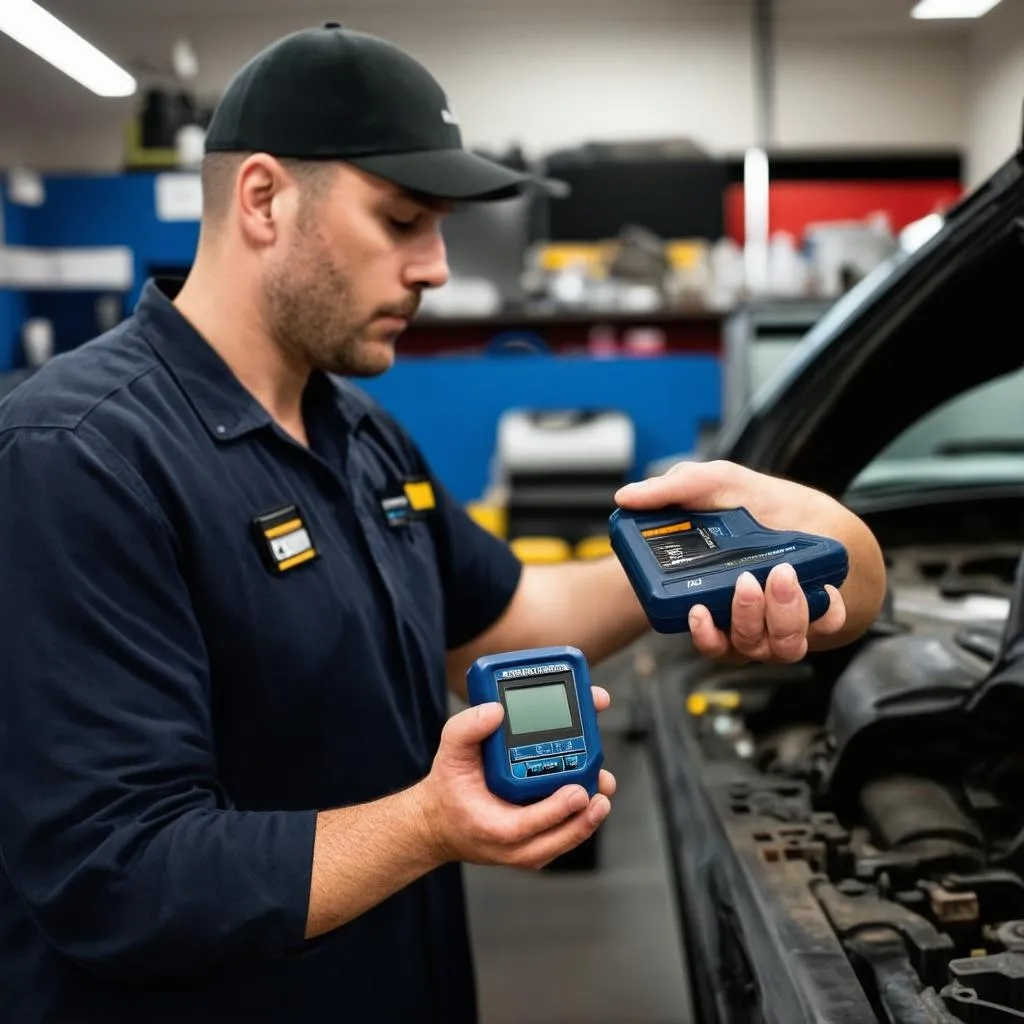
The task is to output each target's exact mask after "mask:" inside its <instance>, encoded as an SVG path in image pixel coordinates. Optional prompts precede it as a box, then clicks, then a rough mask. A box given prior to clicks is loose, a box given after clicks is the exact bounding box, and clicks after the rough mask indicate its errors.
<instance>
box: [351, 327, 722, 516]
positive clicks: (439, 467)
mask: <svg viewBox="0 0 1024 1024" xmlns="http://www.w3.org/2000/svg"><path fill="white" fill-rule="evenodd" d="M399 347H401V342H399ZM358 383H359V384H360V386H361V387H363V388H365V390H366V391H368V392H369V393H370V394H372V395H373V396H374V397H375V398H376V399H377V400H378V401H379V402H380V403H381V405H383V406H384V407H385V408H386V409H388V411H390V412H391V413H392V414H393V415H395V416H396V417H397V418H398V419H399V420H400V421H401V422H402V424H403V425H404V426H405V427H406V428H407V429H408V430H409V431H410V433H411V434H412V436H413V437H414V438H415V439H416V440H417V441H418V442H419V444H420V446H421V447H422V449H423V452H424V455H425V456H426V457H427V459H429V461H430V464H431V468H432V469H433V470H434V472H435V473H436V474H437V475H438V477H439V478H440V479H441V480H442V481H443V482H444V483H445V484H446V485H447V487H448V488H449V489H450V490H451V491H452V493H453V495H454V497H455V498H456V499H458V500H459V501H471V500H473V499H476V498H479V497H480V496H481V494H482V493H483V491H484V490H485V488H486V486H487V484H488V482H489V473H490V461H491V456H492V454H493V452H494V447H495V442H496V440H497V427H498V418H499V417H500V416H501V414H502V413H503V412H504V411H505V410H506V409H509V408H513V407H520V408H531V409H567V408H589V409H594V408H614V409H619V410H621V411H622V412H624V413H626V414H627V415H628V416H630V417H631V418H632V420H633V423H634V425H635V428H636V456H637V457H636V474H637V475H640V474H642V473H643V470H644V467H645V466H646V465H648V464H649V463H650V462H652V461H653V460H655V459H660V458H665V457H666V456H670V455H672V454H673V453H675V452H685V451H689V450H691V449H692V448H693V447H694V444H695V442H696V439H697V429H698V426H699V424H700V423H701V422H702V421H708V420H716V419H717V418H718V412H719V408H720V404H721V403H720V397H719V396H720V392H721V386H720V367H719V361H718V359H717V357H715V356H713V355H684V354H681V355H666V356H660V357H657V358H652V359H628V358H622V359H589V358H587V357H585V356H579V357H575V356H538V357H530V356H524V357H523V358H514V357H507V356H505V357H496V358H488V357H486V356H444V357H436V358H408V359H403V358H402V357H401V355H399V358H398V360H397V362H396V364H395V366H394V367H393V368H392V369H391V370H389V371H388V372H387V373H386V374H383V375H382V376H380V377H375V378H372V379H369V380H365V381H359V382H358Z"/></svg>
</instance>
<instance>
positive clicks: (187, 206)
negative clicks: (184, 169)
mask: <svg viewBox="0 0 1024 1024" xmlns="http://www.w3.org/2000/svg"><path fill="white" fill-rule="evenodd" d="M155 189H156V216H157V219H158V220H162V221H182V220H199V219H200V218H201V216H202V213H203V187H202V182H201V180H200V177H199V175H198V174H178V173H168V174H158V175H157V177H156V186H155Z"/></svg>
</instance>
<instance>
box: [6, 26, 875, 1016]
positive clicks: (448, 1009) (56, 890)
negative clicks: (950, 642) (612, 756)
mask: <svg viewBox="0 0 1024 1024" xmlns="http://www.w3.org/2000/svg"><path fill="white" fill-rule="evenodd" d="M202 173H203V195H204V210H203V219H202V225H201V234H200V241H199V246H198V250H197V254H196V259H195V262H194V266H193V268H192V270H191V272H190V274H189V276H188V278H187V281H186V282H185V283H184V285H183V286H182V287H181V288H180V291H176V290H175V288H174V287H172V286H170V285H168V284H165V283H158V282H155V281H150V282H148V283H147V284H146V286H145V290H144V292H143V295H142V297H141V299H140V301H139V303H138V306H137V308H136V310H135V312H134V314H133V315H132V316H131V317H130V318H129V319H128V320H126V321H125V322H124V323H123V324H121V325H120V326H119V327H118V328H116V329H115V330H114V331H112V332H110V333H108V334H106V335H104V336H103V337H101V338H99V339H96V340H94V341H92V342H91V343H89V344H87V345H84V346H82V347H80V348H78V349H76V350H75V351H73V352H70V353H68V354H66V355H63V356H60V357H58V358H56V359H54V360H52V361H51V362H50V363H49V364H48V365H47V366H45V367H44V368H43V369H41V370H40V371H38V372H37V373H36V374H35V375H34V376H33V377H31V378H30V379H29V380H28V381H27V382H26V383H25V384H23V385H22V386H21V387H20V389H18V390H17V391H15V392H14V393H13V394H12V395H11V396H9V397H8V398H7V400H6V401H5V402H4V404H3V405H2V406H0V493H3V494H4V495H6V496H7V500H6V501H5V503H4V505H5V507H4V512H3V515H2V516H0V561H2V564H3V566H4V586H3V589H2V597H0V614H2V616H3V621H4V635H5V655H4V668H3V685H2V687H0V694H2V697H0V771H2V774H3V779H4V785H3V787H2V790H0V794H2V795H0V852H2V868H0V1020H3V1021H4V1024H30V1022H31V1024H37V1022H43V1021H60V1022H62V1024H65V1022H87V1021H88V1022H99V1021H102V1022H104V1024H114V1022H132V1024H155V1022H174V1024H183V1022H188V1024H201V1022H211V1024H212V1022H217V1024H225V1022H230V1021H239V1022H241V1021H244V1022H255V1021H275V1022H287V1024H305V1022H309V1024H312V1022H320V1021H323V1020H351V1021H364V1020H373V1021H381V1022H387V1021H402V1022H404V1024H415V1022H428V1021H430V1022H434V1021H437V1022H444V1024H459V1022H465V1021H471V1020H473V1019H474V1017H475V994H474V984H473V973H472V963H471V957H470V949H469V941H468V936H467V928H466V920H465V906H464V896H463V890H462V882H461V868H460V863H461V862H463V861H468V862H474V863H479V864H503V865H516V866H519V867H524V868H530V869H536V868H538V867H540V866H542V865H544V864H546V863H548V862H549V861H550V860H552V859H553V858H555V857H556V856H558V855H560V854H562V853H565V852H566V851H568V850H570V849H572V848H573V847H575V846H577V845H578V844H579V843H581V842H582V841H584V840H585V839H586V838H587V837H588V836H590V835H591V834H592V833H593V832H594V830H595V829H596V828H597V827H598V825H599V824H600V822H601V821H602V819H603V818H604V817H605V816H606V815H607V814H608V812H609V810H610V806H611V804H610V799H609V798H610V797H611V796H612V794H613V792H614V788H615V782H614V778H613V777H612V776H611V775H610V774H608V773H605V774H604V776H603V778H602V782H601V787H600V788H601V792H599V793H598V794H597V795H595V796H594V797H593V798H592V799H590V800H589V802H588V798H587V795H586V793H585V791H584V790H583V789H582V788H580V787H564V788H563V790H561V791H559V792H558V793H556V794H555V795H553V796H551V797H550V798H548V799H547V800H545V801H543V802H542V803H539V804H537V805H534V806H532V807H525V808H520V807H513V806H511V805H505V804H503V803H502V802H501V801H499V800H498V799H496V798H495V797H493V796H492V795H491V794H490V793H489V792H488V791H487V789H486V786H485V784H484V781H483V775H482V769H481V763H480V754H479V744H480V742H481V740H482V739H483V738H484V737H485V736H487V735H488V734H490V733H491V732H492V731H493V730H494V729H495V728H497V727H498V725H499V723H500V714H501V708H500V706H498V705H486V706H484V707H483V708H482V709H469V710H467V711H464V712H461V713H459V714H456V715H453V716H451V717H450V718H449V717H448V714H447V706H446V699H447V691H448V688H450V689H452V690H454V691H455V693H457V694H460V695H462V694H463V693H464V688H465V671H466V669H467V667H468V665H469V664H470V663H471V661H472V659H474V658H475V657H477V656H479V655H480V654H482V653H485V652H494V651H501V650H508V649H514V648H519V647H532V646H538V645H544V644H566V643H567V644H575V645H577V646H579V647H580V648H582V649H583V650H584V652H585V653H586V654H587V655H588V657H589V658H590V659H591V661H592V662H594V663H596V662H599V661H600V660H601V659H602V658H603V657H605V656H606V655H608V654H609V653H611V652H613V651H615V650H618V649H620V648H622V647H623V646H624V645H626V644H627V643H629V642H631V641H632V640H634V639H635V638H637V637H639V636H640V635H641V634H642V633H643V632H644V630H645V629H646V628H647V625H646V621H645V619H644V617H643V613H642V611H641V609H640V607H639V605H638V604H637V602H636V600H635V598H634V597H633V594H632V590H631V588H630V587H629V584H628V582H627V581H626V578H625V575H624V574H623V573H622V571H621V569H620V567H619V565H618V563H617V561H615V560H614V559H612V558H609V559H607V560H604V561H601V562H598V563H579V564H575V565H572V564H570V565H565V566H549V567H528V568H524V567H522V566H521V565H520V563H519V562H518V561H517V560H516V559H515V558H514V557H513V556H512V554H511V553H510V551H509V549H508V547H507V546H506V545H504V544H503V543H502V542H500V541H499V540H497V539H496V538H494V537H492V536H490V535H489V534H487V533H485V532H484V531H483V530H482V529H480V528H479V527H478V526H477V525H476V524H474V523H473V522H472V521H471V520H470V519H469V518H468V517H467V515H466V514H465V513H464V512H463V511H462V509H461V508H460V507H459V506H458V505H457V504H456V503H455V502H454V501H453V500H452V499H451V498H450V497H449V496H448V495H447V493H446V492H445V490H444V488H443V486H442V484H441V483H440V481H438V480H436V479H435V478H434V476H433V475H432V474H431V471H430V467H429V466H428V465H427V464H426V463H425V461H424V458H423V456H422V455H421V454H420V452H419V450H418V449H417V447H416V445H415V444H414V442H413V441H412V440H411V439H410V437H409V436H408V435H407V434H406V433H405V432H404V431H403V429H402V428H401V426H400V425H399V424H397V423H396V422H395V421H394V420H393V419H391V418H390V417H389V416H388V415H387V414H385V413H384V412H383V411H382V410H381V409H380V408H379V407H378V406H376V405H375V404H374V403H373V402H372V401H371V400H370V399H369V398H368V397H366V396H365V395H364V394H363V393H362V392H361V391H359V390H358V389H357V388H356V387H355V386H353V385H352V384H351V383H350V382H349V381H348V380H347V379H342V378H349V377H357V378H358V377H361V376H371V375H374V374H379V373H381V372H383V371H385V370H387V369H388V367H389V366H390V365H391V363H392V360H393V358H394V348H395V342H396V339H397V338H398V336H399V335H400V333H401V331H402V329H403V327H404V326H405V325H406V324H407V322H408V321H409V319H410V318H411V317H412V316H413V315H414V313H415V312H416V309H417V306H418V303H419V300H420V297H421V295H422V293H423V292H424V290H425V289H427V288H436V287H438V286H440V285H442V284H444V282H445V280H446V278H447V266H446V262H445V252H444V247H443V242H442V238H441V234H440V230H439V228H440V224H441V222H442V218H443V216H444V214H445V213H446V212H447V211H448V210H449V209H450V204H451V203H452V202H453V201H456V200H469V199H471V200H490V199H494V198H497V197H500V196H505V195H509V194H512V193H514V192H515V191H517V190H519V189H521V188H524V187H533V185H534V184H536V183H531V182H530V181H529V180H528V179H526V178H525V177H524V176H522V175H519V174H517V173H514V172H512V171H509V170H507V169H505V168H502V167H499V166H497V165H494V164H491V163H489V162H486V161H484V160H482V159H481V158H478V157H476V156H474V155H472V154H470V153H468V152H466V151H464V150H463V149H462V144H461V137H460V132H459V128H458V126H457V124H456V118H455V116H454V115H453V113H452V112H451V107H450V106H449V105H448V102H447V99H446V97H445V94H444V92H443V91H442V89H441V87H440V86H439V85H438V83H437V82H436V81H435V80H434V79H433V78H432V77H431V75H430V74H429V73H428V72H427V71H426V70H425V69H424V68H423V67H422V66H420V65H419V64H418V63H417V62H416V61H415V60H414V59H413V58H412V57H410V56H408V55H407V54H405V53H404V52H403V51H401V50H399V49H397V48H395V47H394V46H392V45H391V44H389V43H387V42H384V41H382V40H378V39H375V38H373V37H369V36H364V35H359V34H356V33H353V32H349V31H347V30H345V29H342V28H340V27H338V26H335V25H328V26H325V27H321V28H316V29H312V30H309V31H305V32H302V33H298V34H295V35H292V36H289V37H287V38H285V39H284V40H281V41H278V42H277V43H276V44H274V45H273V46H271V47H270V48H268V49H267V50H265V51H264V52H263V53H262V54H260V55H259V56H257V57H256V58H254V60H253V61H252V62H250V63H249V64H248V65H246V67H245V68H243V69H242V70H241V71H240V72H239V74H238V75H237V76H236V77H235V79H234V80H233V82H232V83H231V84H230V86H229V88H228V89H227V91H226V93H225V94H224V96H223V98H222V101H221V103H220V105H219V106H218V108H217V110H216V112H215V116H214V118H213V121H212V123H211V125H210V129H209V135H208V154H207V156H206V159H205V163H204V166H203V172H202ZM453 399H455V400H457V396H448V395H437V396H436V399H435V400H436V401H439V402H444V401H451V400H453ZM619 500H620V501H621V503H622V504H624V505H627V506H629V507H635V508H640V507H656V506H659V505H662V504H666V503H669V502H673V501H676V502H682V503H684V504H686V505H689V506H694V507H697V506H699V507H707V508H713V507H724V506H731V505H738V504H743V505H746V506H747V507H748V508H749V509H750V510H751V511H752V512H753V513H754V514H755V515H757V516H758V517H759V518H760V519H762V521H763V522H765V523H766V524H767V525H769V526H772V525H777V526H779V527H799V528H800V529H806V530H813V531H815V532H819V533H826V534H828V535H830V536H833V537H836V538H838V539H840V540H842V541H843V543H845V544H846V545H847V547H848V549H849V551H850V555H851V564H852V570H851V573H850V576H849V579H848V581H847V582H846V583H845V584H844V587H843V591H842V594H841V595H840V594H839V593H838V592H836V591H833V592H832V598H833V601H832V607H831V609H830V611H829V612H828V613H827V615H826V616H825V617H824V618H823V619H821V620H820V621H818V622H816V623H814V624H813V625H809V624H808V619H807V607H806V602H805V600H804V599H803V595H802V593H801V591H800V589H799V587H798V586H797V584H796V581H795V578H794V576H793V573H792V570H791V569H789V568H787V567H780V568H779V569H777V570H776V571H775V572H774V574H773V576H772V578H771V579H770V580H769V582H768V584H767V587H766V592H762V590H761V588H760V587H759V586H758V584H757V583H756V582H754V581H753V579H752V578H750V579H745V580H744V581H743V582H742V584H741V585H740V586H739V587H738V588H737V593H736V614H735V622H734V625H733V628H732V631H731V634H730V635H729V636H725V635H722V634H720V633H718V632H717V631H716V630H715V628H714V626H713V624H712V623H711V622H710V619H709V618H708V617H706V616H704V617H702V616H701V613H699V612H698V613H696V615H695V617H694V622H693V633H694V639H695V642H696V643H697V646H698V647H699V648H700V649H701V650H702V651H703V652H705V653H706V654H708V655H710V656H713V657H738V658H754V659H765V660H769V659H780V660H786V661H791V660H796V659H799V658H800V657H802V656H803V655H804V654H805V652H806V650H807V648H808V645H811V646H822V647H823V646H829V645H836V644H841V643H845V642H848V641H849V640H850V639H852V638H853V637H855V636H857V635H858V634H860V633H861V632H863V630H864V629H866V627H867V625H868V624H869V623H870V622H871V620H872V619H873V617H874V615H875V613H876V611H877V609H878V608H879V606H880V603H881V598H882V589H883V583H884V571H883V568H882V562H881V557H880V554H879V551H878V548H877V545H876V544H875V541H874V539H873V537H872V536H871V534H870V533H869V532H868V530H867V529H866V527H865V526H864V525H863V524H862V523H861V522H860V521H859V520H858V519H857V518H855V517H854V516H853V515H852V514H850V513H849V512H848V511H846V510H845V509H843V508H842V507H841V506H840V505H839V504H837V503H836V502H834V501H833V500H831V499H830V498H828V497H826V496H824V495H821V494H818V493H816V492H813V491H809V490H808V489H806V488H804V487H801V486H799V485H797V484H795V483H790V482H786V481H781V480H775V479H768V478H765V477H762V476H759V475H757V474H755V473H753V472H751V471H749V470H746V469H743V468H741V467H739V466H734V465H728V464H720V463H712V464H707V465H695V466H683V467H677V468H676V469H675V470H674V471H672V472H670V473H668V474H666V475H665V476H663V477H659V478H657V479H652V480H648V481H645V482H643V483H640V484H636V485H633V486H630V487H627V488H625V489H624V490H623V491H622V492H621V494H620V496H619ZM595 692H596V700H597V702H598V705H599V707H600V708H602V709H603V708H606V707H607V705H608V700H609V698H608V695H607V693H605V692H604V691H602V690H596V691H595Z"/></svg>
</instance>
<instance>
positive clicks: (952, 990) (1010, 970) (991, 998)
mask: <svg viewBox="0 0 1024 1024" xmlns="http://www.w3.org/2000/svg"><path fill="white" fill-rule="evenodd" d="M949 973H950V976H951V978H952V981H951V983H950V984H949V985H948V986H947V987H946V988H944V989H943V990H942V993H941V994H942V998H943V1000H944V1001H945V1003H946V1005H947V1006H948V1007H949V1008H950V1009H951V1010H952V1011H953V1013H954V1014H955V1015H956V1019H957V1020H959V1021H966V1022H967V1024H1011V1021H1018V1022H1019V1021H1024V954H1022V953H1011V952H1007V953H995V954H993V955H992V956H976V957H969V958H967V959H964V960H952V961H951V962H950V964H949Z"/></svg>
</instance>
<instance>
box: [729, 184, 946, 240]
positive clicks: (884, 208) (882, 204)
mask: <svg viewBox="0 0 1024 1024" xmlns="http://www.w3.org/2000/svg"><path fill="white" fill-rule="evenodd" d="M962 195H963V188H962V186H961V185H960V183H959V182H958V181H776V182H772V185H771V191H770V194H769V225H770V229H771V231H773V232H775V231H788V232H789V233H790V234H792V235H794V236H795V238H796V241H797V244H798V245H799V244H801V243H802V242H803V233H804V228H806V227H807V225H808V224H816V223H820V222H821V221H835V220H864V219H865V218H866V217H868V216H870V215H871V214H873V213H878V212H884V213H886V214H887V215H888V217H889V221H890V223H891V224H892V228H893V230H894V231H900V230H901V229H902V228H905V227H906V226H907V225H908V224H910V223H912V222H913V221H915V220H919V219H920V218H921V217H926V216H928V214H930V213H942V212H943V211H945V210H946V209H948V208H949V207H950V206H952V205H953V204H954V203H956V202H957V201H958V200H959V199H960V197H961V196H962ZM725 232H726V235H727V236H728V237H729V238H732V239H735V241H737V242H739V243H740V244H742V243H743V240H744V231H743V186H742V185H730V186H729V188H728V189H727V190H726V193H725Z"/></svg>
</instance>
